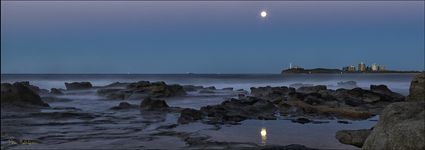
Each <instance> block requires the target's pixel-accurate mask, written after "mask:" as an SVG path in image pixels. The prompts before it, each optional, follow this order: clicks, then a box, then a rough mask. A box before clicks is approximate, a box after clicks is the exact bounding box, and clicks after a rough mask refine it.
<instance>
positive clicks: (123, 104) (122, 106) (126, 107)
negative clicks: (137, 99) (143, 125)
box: [111, 102, 138, 110]
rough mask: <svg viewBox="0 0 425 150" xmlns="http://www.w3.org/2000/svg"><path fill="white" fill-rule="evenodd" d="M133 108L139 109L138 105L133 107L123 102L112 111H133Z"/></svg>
mask: <svg viewBox="0 0 425 150" xmlns="http://www.w3.org/2000/svg"><path fill="white" fill-rule="evenodd" d="M131 108H138V106H137V105H132V104H130V103H127V102H121V103H120V104H119V105H118V106H114V107H112V108H111V109H112V110H122V109H131Z"/></svg>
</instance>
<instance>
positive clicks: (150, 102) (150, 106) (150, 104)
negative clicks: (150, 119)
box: [140, 97, 169, 111]
mask: <svg viewBox="0 0 425 150" xmlns="http://www.w3.org/2000/svg"><path fill="white" fill-rule="evenodd" d="M168 108H169V106H168V105H167V103H165V101H164V100H154V99H152V98H150V97H147V98H145V99H144V100H143V101H142V103H140V109H142V110H154V111H160V110H166V109H168Z"/></svg>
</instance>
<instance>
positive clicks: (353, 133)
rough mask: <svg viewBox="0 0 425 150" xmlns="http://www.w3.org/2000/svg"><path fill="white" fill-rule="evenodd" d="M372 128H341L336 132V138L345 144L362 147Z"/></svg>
mask: <svg viewBox="0 0 425 150" xmlns="http://www.w3.org/2000/svg"><path fill="white" fill-rule="evenodd" d="M370 131H371V130H370V129H361V130H341V131H338V132H336V135H335V137H336V139H338V140H339V142H341V143H343V144H349V145H354V146H357V147H362V146H363V143H364V141H365V140H366V138H367V137H368V136H369V134H370Z"/></svg>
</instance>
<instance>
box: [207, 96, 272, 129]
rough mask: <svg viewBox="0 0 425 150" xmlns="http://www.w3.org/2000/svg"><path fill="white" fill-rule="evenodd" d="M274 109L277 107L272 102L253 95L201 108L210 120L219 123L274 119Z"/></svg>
mask: <svg viewBox="0 0 425 150" xmlns="http://www.w3.org/2000/svg"><path fill="white" fill-rule="evenodd" d="M276 110H277V107H276V106H274V104H273V103H271V102H269V101H267V100H263V99H259V98H255V97H247V98H244V99H231V100H227V101H224V102H222V103H221V104H219V105H212V106H206V107H202V108H201V111H202V112H203V113H204V114H206V115H207V116H208V117H210V118H209V119H210V120H211V121H213V122H219V123H226V122H240V121H243V120H245V119H260V120H269V119H276V117H275V116H274V114H275V112H276Z"/></svg>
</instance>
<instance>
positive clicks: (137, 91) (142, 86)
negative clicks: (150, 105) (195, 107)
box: [97, 81, 186, 99]
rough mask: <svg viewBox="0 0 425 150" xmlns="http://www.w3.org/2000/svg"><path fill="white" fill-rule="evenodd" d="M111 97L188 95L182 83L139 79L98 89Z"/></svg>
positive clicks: (103, 94) (100, 93)
mask: <svg viewBox="0 0 425 150" xmlns="http://www.w3.org/2000/svg"><path fill="white" fill-rule="evenodd" d="M97 93H98V94H99V95H101V96H105V97H107V98H109V99H143V98H146V97H152V98H160V97H172V96H182V95H186V91H185V90H184V89H183V87H182V86H181V85H177V84H174V85H167V84H166V83H165V82H149V81H139V82H135V83H121V84H120V83H113V84H111V85H107V86H105V87H103V88H100V89H98V90H97Z"/></svg>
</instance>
